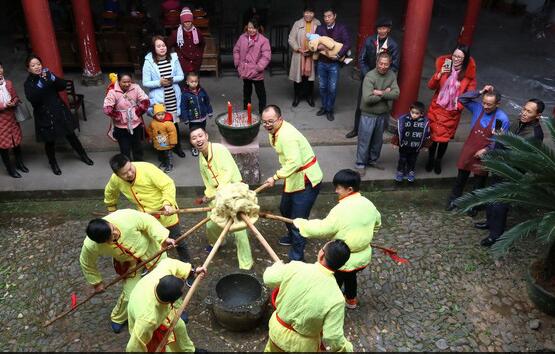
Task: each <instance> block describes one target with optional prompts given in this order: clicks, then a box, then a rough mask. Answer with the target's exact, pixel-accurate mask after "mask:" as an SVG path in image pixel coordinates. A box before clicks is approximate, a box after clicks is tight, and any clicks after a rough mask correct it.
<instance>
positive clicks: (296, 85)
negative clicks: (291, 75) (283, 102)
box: [292, 82, 301, 107]
mask: <svg viewBox="0 0 555 354" xmlns="http://www.w3.org/2000/svg"><path fill="white" fill-rule="evenodd" d="M300 85H301V84H300V83H296V82H294V83H293V92H294V94H295V98H294V99H293V104H292V106H293V107H297V106H298V105H299V102H300V101H301V99H300V97H299V96H300V93H299V90H300V88H299V86H300Z"/></svg>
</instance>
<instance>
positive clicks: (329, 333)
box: [264, 240, 353, 353]
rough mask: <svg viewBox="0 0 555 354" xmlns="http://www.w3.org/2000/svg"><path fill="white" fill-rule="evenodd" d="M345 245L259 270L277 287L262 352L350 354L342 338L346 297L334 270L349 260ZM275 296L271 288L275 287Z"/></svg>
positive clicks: (330, 244) (331, 244) (336, 242)
mask: <svg viewBox="0 0 555 354" xmlns="http://www.w3.org/2000/svg"><path fill="white" fill-rule="evenodd" d="M349 255H350V251H349V247H348V246H347V245H346V244H345V242H343V241H341V240H334V241H330V242H328V243H326V244H325V245H324V247H322V249H320V251H319V252H318V261H317V262H316V263H312V264H308V263H303V262H295V261H293V262H290V263H288V264H283V263H282V262H281V261H280V262H276V263H274V264H273V265H272V266H271V267H269V268H267V269H266V271H265V272H264V283H265V284H266V285H267V286H269V287H272V288H279V289H278V292H277V296H276V297H274V296H272V302H273V303H274V306H275V308H276V310H275V311H274V313H273V314H272V317H271V318H270V322H269V323H268V327H269V330H270V332H269V337H270V338H269V340H268V343H267V344H266V348H265V349H264V351H266V352H291V353H293V352H317V351H320V348H321V345H323V347H324V348H326V350H327V351H332V352H352V351H353V345H352V344H351V342H349V341H348V340H347V338H345V335H344V333H343V321H344V319H345V300H344V299H343V294H342V293H341V290H339V288H338V287H337V283H336V281H335V278H334V277H333V273H334V272H335V271H336V270H337V269H339V268H341V266H343V264H345V262H346V261H347V259H348V258H349ZM274 294H275V291H274Z"/></svg>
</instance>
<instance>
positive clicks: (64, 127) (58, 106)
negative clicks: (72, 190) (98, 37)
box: [24, 54, 94, 175]
mask: <svg viewBox="0 0 555 354" xmlns="http://www.w3.org/2000/svg"><path fill="white" fill-rule="evenodd" d="M26 66H27V71H28V72H29V76H28V77H27V80H25V84H24V87H25V96H26V97H27V99H28V100H29V102H31V104H32V105H33V116H34V117H35V131H36V134H37V139H38V141H43V142H44V143H45V145H44V149H45V151H46V156H47V157H48V162H49V163H50V167H51V168H52V172H54V174H55V175H61V174H62V171H61V170H60V167H59V166H58V162H57V161H56V155H55V150H56V140H59V139H60V138H63V137H65V138H66V139H67V141H68V142H69V144H70V145H71V147H73V149H74V150H75V151H76V152H77V154H78V155H79V157H80V158H81V161H83V162H84V163H86V164H87V165H92V164H94V162H93V161H92V160H91V159H90V158H89V157H88V156H87V153H86V152H85V149H83V145H81V142H80V141H79V139H78V138H77V136H76V135H75V132H74V130H75V126H74V123H73V118H72V116H71V112H70V111H69V109H68V108H67V106H66V105H65V103H64V102H63V101H62V100H61V99H60V96H59V95H58V91H63V90H65V88H66V81H65V80H63V79H61V78H59V77H56V75H54V74H53V73H52V72H50V71H49V70H48V69H47V68H43V66H42V62H41V60H40V58H39V57H38V56H36V55H34V54H31V55H29V56H28V57H27V61H26Z"/></svg>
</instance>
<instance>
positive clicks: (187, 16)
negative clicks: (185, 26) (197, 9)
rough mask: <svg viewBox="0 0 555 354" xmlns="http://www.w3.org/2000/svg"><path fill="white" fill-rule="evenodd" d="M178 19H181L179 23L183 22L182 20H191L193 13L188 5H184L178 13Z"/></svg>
mask: <svg viewBox="0 0 555 354" xmlns="http://www.w3.org/2000/svg"><path fill="white" fill-rule="evenodd" d="M179 19H180V20H181V23H183V22H193V13H192V12H191V10H190V9H189V8H188V7H184V8H183V10H181V14H180V15H179Z"/></svg>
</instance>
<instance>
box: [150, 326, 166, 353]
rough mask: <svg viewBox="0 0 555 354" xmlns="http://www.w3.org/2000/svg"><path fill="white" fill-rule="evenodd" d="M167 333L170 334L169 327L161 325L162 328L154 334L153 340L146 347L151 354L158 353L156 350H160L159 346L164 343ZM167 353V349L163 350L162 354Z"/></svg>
mask: <svg viewBox="0 0 555 354" xmlns="http://www.w3.org/2000/svg"><path fill="white" fill-rule="evenodd" d="M166 332H168V327H166V326H164V325H160V327H158V328H157V329H156V330H155V331H154V332H153V333H152V338H151V339H150V342H148V344H147V345H146V348H147V350H148V352H149V353H154V352H155V351H156V348H158V345H160V343H161V342H162V339H164V336H165V335H166ZM165 351H166V347H164V348H162V350H161V352H162V353H163V352H165Z"/></svg>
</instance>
